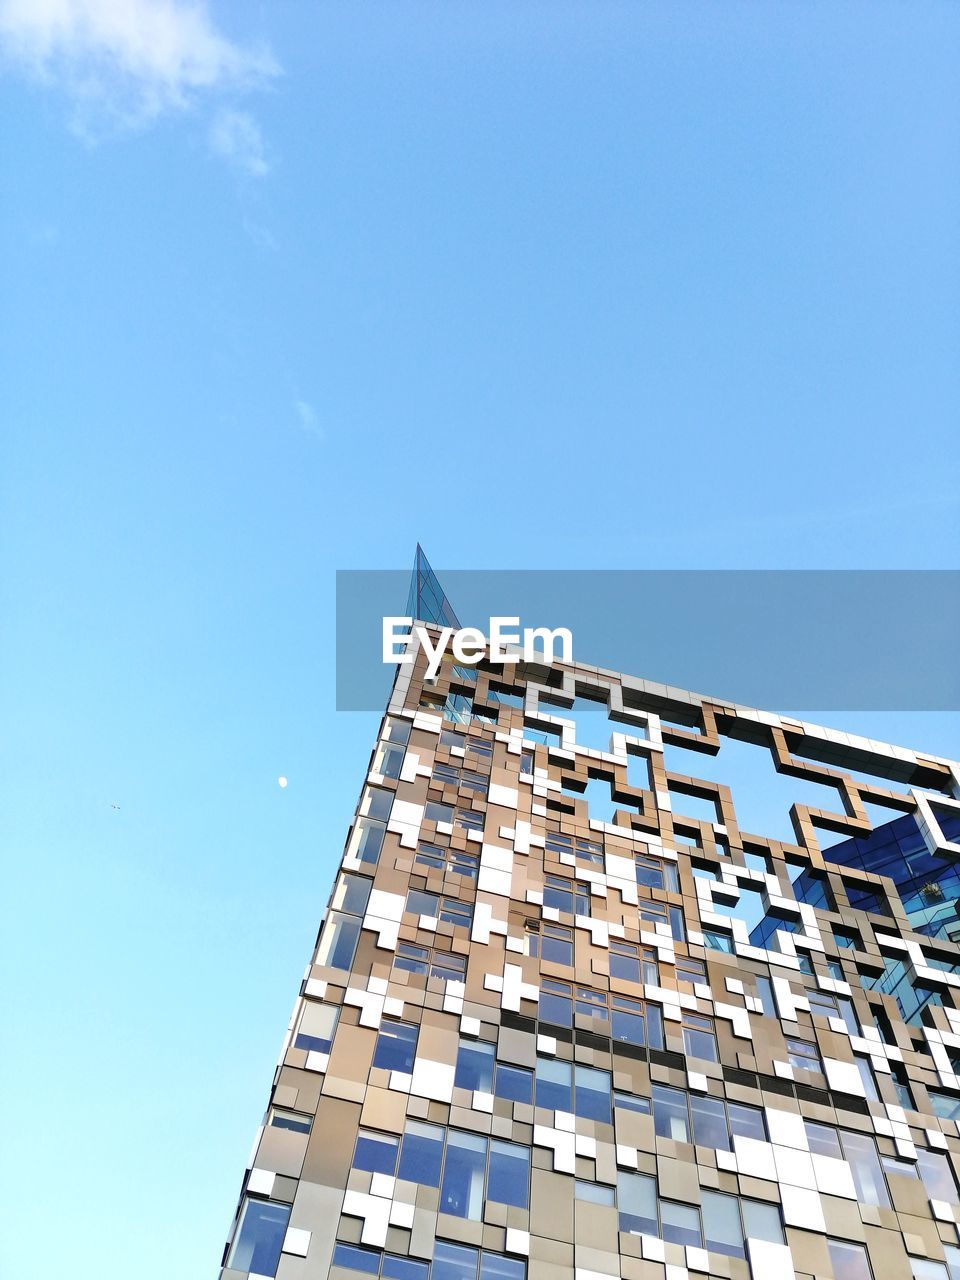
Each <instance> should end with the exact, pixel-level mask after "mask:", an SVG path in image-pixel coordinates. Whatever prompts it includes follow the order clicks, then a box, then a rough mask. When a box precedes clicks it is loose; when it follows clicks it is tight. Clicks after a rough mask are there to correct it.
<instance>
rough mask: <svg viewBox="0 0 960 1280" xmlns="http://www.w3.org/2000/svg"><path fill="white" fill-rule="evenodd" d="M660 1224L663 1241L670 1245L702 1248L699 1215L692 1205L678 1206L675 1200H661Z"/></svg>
mask: <svg viewBox="0 0 960 1280" xmlns="http://www.w3.org/2000/svg"><path fill="white" fill-rule="evenodd" d="M660 1223H661V1227H662V1235H663V1239H664V1240H666V1241H668V1242H669V1243H670V1244H683V1245H690V1246H692V1247H693V1248H694V1249H699V1248H702V1246H703V1237H702V1236H701V1234H700V1214H699V1212H698V1211H697V1210H696V1209H695V1208H694V1207H693V1205H689V1204H678V1203H677V1201H676V1200H661V1201H660Z"/></svg>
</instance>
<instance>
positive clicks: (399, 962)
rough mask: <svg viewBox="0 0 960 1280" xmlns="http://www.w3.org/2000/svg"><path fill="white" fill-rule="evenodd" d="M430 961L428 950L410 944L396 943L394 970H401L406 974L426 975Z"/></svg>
mask: <svg viewBox="0 0 960 1280" xmlns="http://www.w3.org/2000/svg"><path fill="white" fill-rule="evenodd" d="M429 961H430V949H429V948H428V947H418V946H416V945H415V944H414V943H412V942H398V943H397V954H396V958H395V959H394V962H393V967H394V969H403V970H405V971H406V972H407V973H426V972H427V968H428V965H429Z"/></svg>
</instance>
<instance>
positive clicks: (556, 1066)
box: [536, 1058, 573, 1115]
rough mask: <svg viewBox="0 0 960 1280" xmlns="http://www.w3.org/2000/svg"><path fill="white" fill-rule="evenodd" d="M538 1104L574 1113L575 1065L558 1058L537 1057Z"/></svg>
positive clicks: (554, 1109) (550, 1108)
mask: <svg viewBox="0 0 960 1280" xmlns="http://www.w3.org/2000/svg"><path fill="white" fill-rule="evenodd" d="M536 1105H537V1106H538V1107H544V1108H545V1109H546V1110H547V1111H565V1112H567V1113H568V1114H569V1115H573V1066H572V1064H571V1063H569V1062H560V1061H558V1060H557V1059H556V1058H538V1059H537V1077H536Z"/></svg>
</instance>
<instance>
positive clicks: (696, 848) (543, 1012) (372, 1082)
mask: <svg viewBox="0 0 960 1280" xmlns="http://www.w3.org/2000/svg"><path fill="white" fill-rule="evenodd" d="M410 612H411V613H415V614H419V615H420V616H421V617H423V618H425V620H427V621H436V620H437V619H438V618H444V619H445V620H446V621H447V622H448V624H449V621H450V619H453V620H454V621H455V615H454V614H453V611H452V609H450V606H449V604H448V602H447V601H446V600H445V598H444V597H443V593H442V591H441V590H440V588H439V584H437V581H436V578H435V576H434V575H433V574H432V572H431V571H430V569H429V566H428V565H427V564H426V561H425V560H424V559H422V553H419V551H418V562H417V569H416V571H415V580H414V585H413V591H412V597H411V605H410ZM425 665H426V664H425V658H424V655H423V654H422V653H420V654H418V655H417V660H416V662H415V663H414V664H413V665H410V666H401V667H399V668H398V674H397V677H396V680H395V683H394V687H393V691H392V694H391V697H390V700H389V705H388V707H387V710H386V714H385V716H384V718H383V721H382V725H381V729H380V732H379V735H378V738H377V741H376V743H375V744H374V747H373V751H372V755H371V758H370V762H369V767H368V770H367V773H366V776H365V778H364V779H362V780H361V779H360V778H359V777H358V783H362V785H361V786H360V796H359V802H358V805H357V810H356V816H355V819H354V822H353V824H352V826H351V829H350V831H349V834H348V836H347V839H346V844H345V849H344V853H343V858H342V861H341V865H340V869H339V872H338V874H337V876H336V882H335V884H334V886H333V892H332V894H331V897H330V903H329V907H328V909H327V911H326V914H325V917H324V920H323V922H322V924H321V927H320V932H319V937H318V940H317V945H316V950H315V952H314V955H313V958H312V961H311V963H310V965H309V967H308V968H307V971H306V973H305V975H304V978H303V981H302V983H301V986H300V992H299V995H298V997H297V1000H296V1003H295V1006H294V1010H293V1016H292V1018H291V1020H290V1024H289V1030H288V1032H287V1036H286V1039H285V1040H284V1044H283V1049H282V1052H281V1055H280V1059H279V1062H278V1064H277V1068H276V1071H275V1074H274V1079H273V1085H272V1089H271V1091H270V1097H269V1104H268V1107H267V1111H266V1114H265V1116H264V1118H263V1123H262V1125H261V1127H260V1129H259V1130H258V1132H257V1137H256V1141H255V1143H254V1147H253V1152H252V1154H251V1157H250V1164H249V1168H248V1169H247V1170H246V1172H245V1175H244V1178H243V1185H242V1189H241V1196H240V1201H239V1205H238V1209H237V1214H236V1217H235V1219H234V1222H233V1226H232V1228H231V1231H230V1239H229V1242H228V1244H227V1247H226V1250H225V1253H224V1259H223V1270H222V1272H221V1276H222V1278H223V1280H245V1278H247V1277H256V1276H270V1277H274V1276H275V1277H277V1278H278V1280H328V1278H329V1280H356V1278H357V1276H364V1277H383V1280H613V1278H614V1277H624V1278H625V1280H686V1278H687V1277H688V1276H693V1277H697V1276H717V1277H723V1278H724V1280H750V1278H751V1277H752V1280H791V1278H792V1277H798V1278H800V1280H812V1278H813V1277H818V1278H820V1277H831V1276H835V1277H839V1278H840V1280H911V1277H913V1278H915V1280H960V1237H958V1223H960V1181H958V1179H960V1130H958V1120H960V1075H958V1073H960V947H958V946H957V943H956V941H955V940H956V938H957V930H958V925H960V920H958V912H957V904H956V899H957V888H956V885H957V873H956V867H957V860H958V858H960V845H958V843H957V836H958V832H960V771H958V768H957V766H956V765H955V764H953V763H951V762H950V761H947V760H943V759H938V758H935V757H933V756H927V755H923V754H920V753H916V752H913V751H907V750H903V749H900V748H895V747H888V746H885V745H883V744H881V743H878V742H875V741H872V740H866V739H859V738H856V737H853V736H850V735H846V734H843V733H838V732H836V731H834V730H828V729H821V728H817V727H815V726H813V725H809V724H805V723H801V722H799V721H796V720H792V719H788V718H785V717H782V716H777V715H773V714H768V713H763V712H758V711H754V710H750V709H746V708H743V707H740V706H735V705H731V704H729V703H726V702H719V701H716V700H714V699H711V698H708V697H700V696H697V695H694V694H689V693H684V692H682V691H679V690H676V689H673V688H667V687H664V686H660V685H656V684H652V683H649V682H647V681H645V680H642V679H637V678H633V677H630V676H626V675H620V674H617V673H615V672H612V671H605V670H601V669H598V668H596V667H590V666H582V665H579V664H577V663H562V662H552V663H540V664H537V663H526V664H525V663H520V664H518V665H491V664H490V663H489V662H488V663H481V664H479V666H478V667H465V666H459V665H455V664H454V663H452V662H446V663H445V664H444V666H443V669H442V671H441V672H440V674H439V676H438V677H437V679H436V680H434V681H429V680H427V679H425ZM584 700H587V701H589V702H590V703H592V704H593V705H594V707H598V708H600V709H601V710H604V709H605V711H606V714H607V717H608V718H609V720H610V721H611V724H610V730H611V735H610V740H609V744H608V746H607V748H606V749H605V750H599V749H596V748H591V747H587V746H585V745H583V743H582V742H581V741H579V740H578V725H577V714H576V713H577V708H578V707H580V706H581V705H582V704H583V702H584ZM727 738H732V739H737V740H739V741H740V742H741V743H743V742H746V743H751V744H754V746H755V747H756V748H757V750H758V752H759V753H764V752H765V753H766V755H767V757H768V758H769V762H770V768H771V777H772V776H773V770H774V769H776V770H777V771H778V772H779V773H780V774H781V775H785V776H787V777H791V778H798V779H805V780H807V781H813V782H819V783H821V784H823V785H824V786H826V787H829V788H831V789H832V791H833V792H834V793H835V795H836V804H835V806H834V807H832V808H831V809H829V810H828V809H819V810H813V809H811V808H809V807H808V806H805V805H803V804H800V803H797V804H795V805H794V806H793V808H792V809H791V817H792V819H793V826H794V830H795V839H794V840H793V841H792V842H784V841H783V840H777V839H773V838H770V837H766V836H764V835H763V834H754V833H749V834H748V833H747V832H746V831H745V830H744V829H743V827H742V825H741V816H740V815H739V814H738V813H737V810H736V808H735V806H734V803H733V800H732V795H731V790H730V788H729V787H727V786H724V785H721V784H718V783H716V782H712V781H707V780H704V779H699V778H697V777H696V776H691V775H690V774H689V773H685V772H679V771H673V770H672V769H671V761H672V756H673V753H674V750H675V749H678V748H679V749H682V750H683V752H684V758H685V759H689V755H688V753H689V752H697V753H701V754H702V755H703V756H704V757H709V756H711V755H715V754H716V753H717V751H718V750H719V748H720V745H721V743H722V742H723V741H724V740H725V739H727ZM598 793H599V794H600V796H601V798H604V799H605V800H606V802H607V807H602V806H601V805H600V804H599V803H598V802H596V801H595V799H594V796H595V795H597V794H598ZM692 801H695V802H696V803H695V804H694V803H691V802H692ZM610 806H612V807H613V810H614V811H613V812H612V815H611V814H610V813H608V812H607V808H608V807H610ZM705 810H706V812H705ZM691 811H696V816H688V814H690V813H691ZM600 813H602V817H601V816H598V814H600ZM886 815H889V819H890V820H889V821H884V817H885V816H886ZM837 835H840V836H841V837H844V839H842V840H841V842H840V843H839V844H836V843H834V844H833V845H828V844H827V841H826V838H827V837H829V838H830V839H833V840H835V839H836V836H837ZM745 902H749V903H751V904H752V906H753V907H754V908H758V914H759V923H757V924H754V926H753V927H752V928H751V927H750V923H749V920H750V913H749V912H748V911H745V910H744V903H745Z"/></svg>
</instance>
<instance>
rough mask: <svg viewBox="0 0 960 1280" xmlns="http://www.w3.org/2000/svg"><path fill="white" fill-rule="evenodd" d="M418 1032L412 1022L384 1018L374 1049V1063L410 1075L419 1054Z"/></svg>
mask: <svg viewBox="0 0 960 1280" xmlns="http://www.w3.org/2000/svg"><path fill="white" fill-rule="evenodd" d="M417 1033H418V1028H417V1027H416V1026H414V1025H413V1024H412V1023H409V1022H392V1021H391V1020H390V1019H389V1018H384V1020H383V1021H382V1022H381V1024H380V1033H379V1035H378V1036H377V1045H376V1048H375V1049H374V1051H373V1065H374V1066H375V1067H381V1068H382V1069H383V1070H385V1071H399V1072H401V1073H402V1074H403V1075H407V1076H408V1075H410V1073H411V1072H412V1071H413V1060H414V1058H415V1057H416V1054H417Z"/></svg>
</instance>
